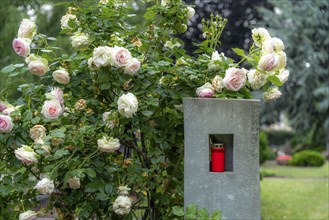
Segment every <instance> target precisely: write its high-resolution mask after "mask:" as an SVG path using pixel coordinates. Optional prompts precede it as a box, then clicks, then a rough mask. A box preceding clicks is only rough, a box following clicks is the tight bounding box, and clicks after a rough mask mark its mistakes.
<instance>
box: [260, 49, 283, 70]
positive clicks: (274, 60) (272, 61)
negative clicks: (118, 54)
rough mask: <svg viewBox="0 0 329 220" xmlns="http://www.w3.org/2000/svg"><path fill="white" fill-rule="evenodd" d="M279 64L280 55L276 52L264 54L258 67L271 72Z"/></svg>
mask: <svg viewBox="0 0 329 220" xmlns="http://www.w3.org/2000/svg"><path fill="white" fill-rule="evenodd" d="M278 64H279V57H278V56H277V55H275V54H274V53H270V54H266V55H263V56H262V57H261V58H260V60H259V63H258V68H259V69H260V70H262V71H267V72H270V71H272V70H274V69H275V68H276V67H277V65H278Z"/></svg>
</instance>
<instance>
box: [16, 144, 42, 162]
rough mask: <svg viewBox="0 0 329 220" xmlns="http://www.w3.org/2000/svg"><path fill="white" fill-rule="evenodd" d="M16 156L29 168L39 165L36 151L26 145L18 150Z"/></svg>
mask: <svg viewBox="0 0 329 220" xmlns="http://www.w3.org/2000/svg"><path fill="white" fill-rule="evenodd" d="M15 156H16V158H17V159H18V160H20V161H21V162H22V163H24V164H26V165H27V166H29V165H31V164H33V163H37V162H38V159H37V154H36V153H35V152H34V150H33V149H32V148H31V147H29V146H26V145H22V147H21V148H18V149H16V150H15Z"/></svg>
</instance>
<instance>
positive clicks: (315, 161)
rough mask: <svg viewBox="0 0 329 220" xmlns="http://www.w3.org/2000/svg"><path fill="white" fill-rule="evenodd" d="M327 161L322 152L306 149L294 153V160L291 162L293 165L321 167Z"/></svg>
mask: <svg viewBox="0 0 329 220" xmlns="http://www.w3.org/2000/svg"><path fill="white" fill-rule="evenodd" d="M324 163H325V159H324V157H323V156H322V154H321V153H319V152H316V151H312V150H305V151H301V152H299V153H296V154H294V155H293V157H292V160H291V161H290V162H289V164H290V165H293V166H310V167H320V166H322V165H323V164H324Z"/></svg>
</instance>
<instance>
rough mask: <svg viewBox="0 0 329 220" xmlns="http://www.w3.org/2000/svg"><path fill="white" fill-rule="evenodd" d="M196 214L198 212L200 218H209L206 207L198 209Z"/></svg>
mask: <svg viewBox="0 0 329 220" xmlns="http://www.w3.org/2000/svg"><path fill="white" fill-rule="evenodd" d="M198 214H199V217H200V218H201V219H208V218H209V213H208V211H207V209H205V208H202V209H200V210H199V212H198Z"/></svg>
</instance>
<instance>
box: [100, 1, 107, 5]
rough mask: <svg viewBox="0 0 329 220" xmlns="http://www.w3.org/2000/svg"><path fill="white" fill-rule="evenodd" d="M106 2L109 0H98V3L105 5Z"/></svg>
mask: <svg viewBox="0 0 329 220" xmlns="http://www.w3.org/2000/svg"><path fill="white" fill-rule="evenodd" d="M107 3H109V0H100V1H99V4H103V5H106V4H107Z"/></svg>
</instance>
